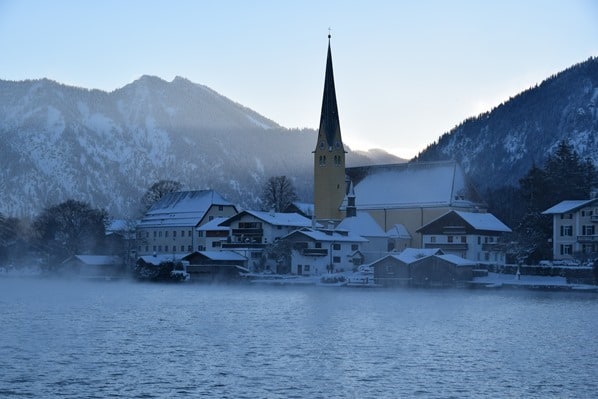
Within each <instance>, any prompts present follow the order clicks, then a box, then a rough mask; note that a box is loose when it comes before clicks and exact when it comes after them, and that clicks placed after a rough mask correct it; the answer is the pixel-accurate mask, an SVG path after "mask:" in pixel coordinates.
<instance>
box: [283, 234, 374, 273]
mask: <svg viewBox="0 0 598 399" xmlns="http://www.w3.org/2000/svg"><path fill="white" fill-rule="evenodd" d="M284 240H285V241H289V242H290V243H291V245H292V250H291V273H292V274H300V275H319V274H324V273H326V272H328V271H350V270H353V269H355V268H357V267H358V266H359V265H361V264H362V263H363V255H362V254H361V252H360V248H361V245H363V244H364V243H367V239H365V238H363V237H360V236H356V235H352V234H349V233H348V232H347V231H337V230H316V229H312V228H305V229H301V230H296V231H294V232H292V233H290V234H289V235H288V236H286V237H285V238H284Z"/></svg>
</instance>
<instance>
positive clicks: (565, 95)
mask: <svg viewBox="0 0 598 399" xmlns="http://www.w3.org/2000/svg"><path fill="white" fill-rule="evenodd" d="M561 140H565V141H568V142H569V143H570V144H571V145H573V147H574V148H575V150H576V151H577V152H578V154H579V155H580V156H581V158H582V159H586V158H588V159H591V160H592V161H593V163H594V165H597V166H598V58H595V57H593V58H590V59H588V60H587V61H585V62H582V63H579V64H577V65H574V66H572V67H571V68H568V69H567V70H565V71H563V72H560V73H558V74H556V75H553V76H551V77H549V78H548V79H546V80H545V81H543V82H542V83H541V84H540V85H537V86H535V87H533V88H530V89H529V90H526V91H524V92H522V93H520V94H518V95H516V96H514V97H512V98H510V99H509V100H508V101H506V102H504V103H503V104H501V105H499V106H498V107H496V108H494V109H493V110H491V111H490V112H485V113H483V114H480V115H478V116H476V117H473V118H469V119H467V120H465V121H464V122H463V123H461V124H460V125H458V126H457V127H455V128H454V129H452V130H451V131H449V132H447V133H445V134H444V135H442V137H440V138H439V140H438V141H437V142H436V143H433V144H431V145H430V146H428V147H427V148H426V149H425V150H424V151H422V152H421V153H420V154H419V155H418V156H417V157H416V158H415V159H414V160H413V161H437V160H445V159H454V160H456V161H458V162H459V163H460V164H461V166H462V167H463V168H464V170H465V172H466V173H467V174H468V175H469V176H470V178H471V179H472V180H473V181H474V182H475V184H476V186H477V187H478V189H479V190H480V192H484V191H486V190H488V189H490V188H493V187H500V186H503V185H512V186H515V185H517V184H518V182H519V179H520V178H521V177H523V176H524V175H525V174H526V173H527V171H528V170H529V169H530V168H531V166H532V165H533V164H534V163H535V164H536V165H540V166H541V165H542V164H543V163H544V161H545V159H546V157H547V155H548V154H550V153H551V152H553V150H554V149H555V148H556V146H557V144H558V143H559V142H560V141H561Z"/></svg>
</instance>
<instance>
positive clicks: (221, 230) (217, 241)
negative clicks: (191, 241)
mask: <svg viewBox="0 0 598 399" xmlns="http://www.w3.org/2000/svg"><path fill="white" fill-rule="evenodd" d="M227 219H228V218H222V217H218V218H214V219H212V220H211V221H209V222H207V223H205V224H203V225H201V226H199V227H197V228H196V229H195V230H197V236H198V239H197V250H198V251H206V250H207V251H217V250H219V249H220V248H221V247H222V243H225V242H227V241H228V237H229V233H230V228H229V227H228V226H221V225H220V223H223V222H224V221H226V220H227Z"/></svg>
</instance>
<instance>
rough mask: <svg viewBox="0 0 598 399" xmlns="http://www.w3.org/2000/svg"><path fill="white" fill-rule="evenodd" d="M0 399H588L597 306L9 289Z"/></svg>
mask: <svg viewBox="0 0 598 399" xmlns="http://www.w3.org/2000/svg"><path fill="white" fill-rule="evenodd" d="M0 308H1V315H0V317H1V319H0V320H1V321H0V323H1V324H0V334H1V338H0V397H36V398H38V397H67V398H68V397H72V398H106V397H110V396H113V397H139V398H155V397H199V396H206V397H214V398H331V397H338V398H397V397H422V398H428V397H442V398H451V397H454V398H461V397H488V398H497V397H526V398H547V397H559V398H561V397H575V398H594V397H596V394H597V392H598V339H597V333H598V296H597V295H596V294H587V293H586V294H584V293H557V292H554V293H553V292H519V291H470V290H409V289H403V290H376V289H347V288H318V287H269V286H237V285H230V286H226V285H224V286H207V285H198V284H181V285H169V284H142V283H135V282H96V283H94V282H82V281H61V280H41V279H19V278H0Z"/></svg>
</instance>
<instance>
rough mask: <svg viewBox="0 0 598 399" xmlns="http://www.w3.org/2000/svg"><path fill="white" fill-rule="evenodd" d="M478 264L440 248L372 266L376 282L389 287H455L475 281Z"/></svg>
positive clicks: (391, 257)
mask: <svg viewBox="0 0 598 399" xmlns="http://www.w3.org/2000/svg"><path fill="white" fill-rule="evenodd" d="M475 267H476V262H473V261H470V260H467V259H463V258H461V257H459V256H456V255H452V254H445V253H444V252H443V251H442V250H441V249H438V248H427V249H421V248H407V249H405V250H404V251H403V252H401V253H397V254H390V255H387V256H385V257H384V258H381V259H379V260H377V261H375V262H373V263H371V264H370V268H372V269H374V281H375V282H376V284H380V285H382V286H385V287H396V286H426V287H437V286H441V287H442V286H454V285H455V284H458V283H459V282H462V281H469V280H471V279H472V277H473V269H474V268H475Z"/></svg>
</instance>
